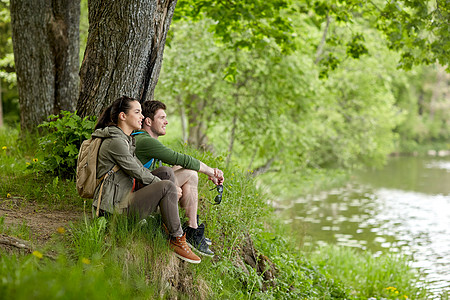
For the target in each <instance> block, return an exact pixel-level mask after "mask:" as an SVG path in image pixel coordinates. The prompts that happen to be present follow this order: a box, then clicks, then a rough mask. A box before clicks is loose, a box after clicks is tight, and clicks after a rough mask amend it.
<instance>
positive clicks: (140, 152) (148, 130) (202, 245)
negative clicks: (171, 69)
mask: <svg viewBox="0 0 450 300" xmlns="http://www.w3.org/2000/svg"><path fill="white" fill-rule="evenodd" d="M165 109H166V105H165V104H164V103H162V102H160V101H145V102H144V103H143V104H142V114H143V115H144V121H143V122H142V129H141V130H140V131H138V132H135V133H134V137H135V139H136V156H137V158H138V159H139V160H140V161H141V162H142V164H143V165H144V166H145V167H147V168H149V169H150V170H151V171H152V170H154V169H156V168H157V166H158V165H159V162H163V163H166V164H169V165H172V166H173V170H174V173H175V178H176V185H177V186H178V187H179V188H181V198H180V201H179V202H180V206H181V207H182V208H184V210H185V211H186V216H187V218H188V222H187V224H186V225H187V226H186V228H185V232H186V240H187V242H188V243H189V244H190V245H191V246H193V248H194V249H195V250H197V251H198V252H199V253H200V254H203V255H208V256H213V255H214V252H212V251H211V250H210V249H209V245H208V244H210V241H209V239H206V238H205V236H204V231H205V225H204V224H201V225H198V219H197V208H198V172H200V173H203V174H205V175H207V176H208V178H209V179H210V180H211V181H212V182H213V183H214V184H216V185H221V184H223V181H224V177H223V172H222V171H221V170H219V169H218V168H211V167H209V166H208V165H206V164H205V163H203V162H201V161H199V160H198V159H196V158H194V157H192V156H189V155H186V154H182V153H179V152H176V151H173V150H172V149H170V148H168V147H166V146H164V145H163V144H162V143H161V142H159V141H158V138H159V137H160V136H162V135H165V134H166V126H167V124H169V122H168V121H167V118H166V117H167V115H166V112H165Z"/></svg>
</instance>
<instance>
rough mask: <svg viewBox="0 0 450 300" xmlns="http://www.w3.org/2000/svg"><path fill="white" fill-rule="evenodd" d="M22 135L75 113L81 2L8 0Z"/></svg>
mask: <svg viewBox="0 0 450 300" xmlns="http://www.w3.org/2000/svg"><path fill="white" fill-rule="evenodd" d="M10 9H11V27H12V41H13V48H14V61H15V66H16V74H17V87H18V92H19V105H20V122H21V128H22V130H34V129H35V128H36V125H38V124H40V123H42V121H45V120H46V118H47V116H48V115H50V114H58V113H59V112H60V111H61V110H67V111H74V109H75V104H76V100H77V96H78V83H79V77H78V69H79V54H78V51H79V23H80V1H73V0H33V1H21V0H11V7H10Z"/></svg>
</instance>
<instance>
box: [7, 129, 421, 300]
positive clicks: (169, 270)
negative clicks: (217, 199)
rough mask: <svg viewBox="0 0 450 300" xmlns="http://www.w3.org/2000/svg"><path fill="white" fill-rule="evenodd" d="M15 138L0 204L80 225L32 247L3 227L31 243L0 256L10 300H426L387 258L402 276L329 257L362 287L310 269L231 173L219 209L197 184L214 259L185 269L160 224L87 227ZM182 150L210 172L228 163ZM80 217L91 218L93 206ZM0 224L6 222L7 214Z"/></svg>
mask: <svg viewBox="0 0 450 300" xmlns="http://www.w3.org/2000/svg"><path fill="white" fill-rule="evenodd" d="M17 136H18V134H17V132H14V131H11V130H10V131H1V132H0V146H1V147H2V154H1V157H0V166H1V168H0V175H1V177H0V178H1V179H0V197H1V199H0V201H1V202H2V203H6V202H7V201H11V199H20V206H28V205H29V203H30V202H33V203H35V204H36V205H38V207H39V210H44V211H54V212H55V214H57V213H58V212H59V211H61V210H62V208H65V209H67V208H69V207H76V208H77V209H78V210H79V216H80V219H79V221H74V222H72V223H67V224H66V225H64V226H60V227H58V228H57V229H56V231H55V232H54V234H53V235H52V237H51V238H50V239H48V240H47V241H45V243H39V242H38V241H37V240H36V239H35V238H34V236H35V235H34V234H33V233H32V231H33V230H36V229H33V228H32V227H31V226H29V224H27V223H26V222H23V223H22V224H20V225H12V224H6V223H5V222H3V221H2V222H0V223H1V224H2V226H0V229H1V233H3V234H7V235H9V236H16V237H19V238H21V239H23V240H26V241H27V242H28V243H29V250H27V251H19V252H17V251H16V250H14V249H13V250H11V249H9V250H6V249H5V248H2V249H0V251H1V252H0V253H1V258H0V260H1V261H0V276H1V278H2V280H0V290H1V291H2V295H5V297H6V298H14V299H28V298H29V297H30V296H31V295H33V297H34V298H35V299H39V298H42V299H44V298H45V299H56V298H64V299H80V298H90V299H97V298H98V299H103V298H104V297H105V295H108V298H109V299H119V298H120V299H148V298H195V299H217V298H219V299H242V298H247V299H270V298H273V299H368V298H370V297H374V298H377V299H381V298H382V297H383V298H385V299H398V298H395V297H396V296H398V294H395V291H401V292H400V293H401V296H402V297H403V296H406V297H408V298H409V299H426V291H425V290H424V289H420V288H417V287H415V286H414V284H415V282H416V276H415V274H414V272H413V271H412V270H410V269H409V268H408V265H407V262H406V261H401V260H398V259H393V258H392V259H391V258H389V257H386V258H384V257H383V258H380V259H383V260H384V261H385V262H386V263H387V264H389V265H393V264H395V265H398V266H402V268H399V269H395V270H394V269H389V270H385V269H377V268H374V266H376V265H378V264H379V262H380V260H378V259H373V260H372V261H367V267H368V269H356V268H353V267H354V265H353V262H355V261H357V260H359V261H361V260H362V261H366V259H365V258H364V255H360V254H359V253H350V254H349V253H344V252H341V250H339V249H335V250H331V251H332V255H331V256H332V257H339V256H342V255H344V254H345V256H346V257H347V258H348V259H347V260H346V261H345V263H344V265H340V266H339V268H346V269H352V268H353V269H355V270H360V271H359V272H360V273H358V274H355V273H353V274H351V275H350V276H355V275H358V278H359V279H361V280H359V281H357V282H350V281H346V280H345V277H341V275H340V273H338V272H337V271H335V270H336V269H333V268H331V266H332V262H331V261H330V256H327V255H320V254H319V255H320V256H321V257H322V260H321V261H318V260H315V261H314V262H312V260H309V259H308V258H306V257H305V256H304V255H303V254H302V251H301V247H300V242H299V238H298V237H296V236H295V235H293V233H292V232H291V231H290V229H289V228H288V227H287V226H285V225H284V224H283V222H282V220H279V218H278V215H277V214H275V212H274V209H273V207H272V206H271V205H270V204H268V201H267V199H268V195H267V194H265V193H264V191H263V189H261V188H258V187H257V185H256V183H255V180H254V179H253V178H251V177H249V176H247V175H246V173H245V172H244V171H242V170H241V169H240V168H238V167H237V166H230V167H229V168H223V169H224V172H225V178H226V184H225V191H224V195H223V201H222V203H221V204H220V205H217V206H213V205H211V204H210V203H209V201H211V199H213V198H214V196H215V194H214V191H210V188H211V184H210V183H209V182H208V181H207V179H206V178H204V176H200V184H199V187H200V191H199V194H200V198H201V202H200V210H199V214H200V218H201V220H202V221H203V222H204V223H205V224H206V225H207V229H206V232H207V235H208V237H209V238H211V239H212V240H213V245H212V249H213V250H214V251H215V253H216V255H215V257H214V258H212V259H209V258H203V261H202V263H201V264H199V265H191V264H187V263H184V262H182V261H180V260H178V259H177V258H176V257H175V256H174V255H173V253H172V252H171V251H170V250H169V248H168V246H167V241H166V239H165V237H164V234H163V233H162V231H161V230H160V220H159V218H158V217H155V218H149V219H148V220H147V221H148V222H147V225H146V226H141V225H139V224H138V223H137V222H134V221H133V220H127V219H124V218H122V217H120V216H117V217H114V218H112V219H109V220H106V219H102V218H100V219H96V220H92V219H90V218H89V215H90V213H85V212H83V200H82V199H81V198H79V197H78V195H77V194H76V190H75V186H74V182H73V181H71V180H63V179H60V178H58V177H52V176H48V175H45V174H40V173H35V172H33V169H32V168H31V169H30V168H29V166H30V165H32V164H33V163H38V162H39V159H40V158H39V157H36V156H35V147H27V146H26V145H33V143H27V144H20V143H17ZM34 145H35V144H34ZM174 146H176V145H174ZM178 146H179V147H180V148H183V151H184V152H187V153H188V154H191V155H194V156H196V157H198V158H200V159H201V160H202V161H204V162H206V163H207V164H214V165H217V164H219V165H221V164H222V163H223V162H224V159H223V158H222V157H218V158H217V157H213V156H211V155H210V154H208V153H200V152H197V151H196V150H193V149H189V148H187V147H184V146H183V145H178ZM223 164H224V163H223ZM208 200H209V201H208ZM86 207H87V209H86V210H87V211H88V212H89V211H90V209H89V207H90V203H86ZM11 209H14V207H11ZM73 211H75V212H76V211H77V210H76V209H75V210H73ZM18 217H19V218H20V216H18ZM0 219H1V220H6V216H5V213H4V212H3V211H2V215H1V216H0ZM24 220H25V218H24ZM23 232H30V234H23ZM21 233H22V234H21ZM324 251H325V250H324ZM328 251H330V250H327V253H329V252H328ZM341 253H343V254H341ZM324 254H325V252H324ZM357 258H359V259H357ZM364 278H365V279H366V280H363V279H364ZM373 278H378V280H377V281H376V282H372V280H371V279H373ZM371 282H372V283H371ZM392 287H394V288H395V290H393V289H392Z"/></svg>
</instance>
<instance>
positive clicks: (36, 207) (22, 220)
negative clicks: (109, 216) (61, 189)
mask: <svg viewBox="0 0 450 300" xmlns="http://www.w3.org/2000/svg"><path fill="white" fill-rule="evenodd" d="M82 217H83V210H82V207H81V205H80V208H76V207H75V208H73V207H71V208H70V209H67V210H50V209H48V207H47V206H45V205H43V204H38V203H34V202H30V201H24V200H23V199H20V198H6V199H5V198H0V218H3V222H2V223H3V226H2V227H3V231H4V232H5V231H6V232H7V233H8V232H12V233H14V232H17V231H18V230H19V228H20V227H22V226H24V227H25V226H26V227H28V228H29V232H30V235H31V236H30V240H31V243H32V244H34V245H43V244H44V243H45V242H46V241H48V240H49V239H50V238H51V236H52V235H53V234H56V233H57V229H58V228H60V227H63V228H65V227H67V226H68V225H69V223H70V222H76V221H79V220H81V219H82ZM0 225H1V223H0Z"/></svg>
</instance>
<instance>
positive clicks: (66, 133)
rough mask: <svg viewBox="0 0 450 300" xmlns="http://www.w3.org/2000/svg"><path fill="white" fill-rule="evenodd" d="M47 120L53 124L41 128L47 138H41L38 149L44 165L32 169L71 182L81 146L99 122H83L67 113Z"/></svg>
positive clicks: (35, 165)
mask: <svg viewBox="0 0 450 300" xmlns="http://www.w3.org/2000/svg"><path fill="white" fill-rule="evenodd" d="M48 118H49V120H50V121H48V122H44V123H43V124H41V125H39V127H40V128H43V129H44V135H43V136H42V137H41V138H39V149H38V153H39V154H40V156H41V157H42V161H41V162H40V163H38V164H34V165H33V166H32V167H33V169H35V170H36V171H43V172H48V173H53V174H55V175H59V176H61V177H63V178H72V177H73V176H74V175H75V171H76V166H77V158H78V151H79V149H80V146H81V143H82V142H83V141H84V140H85V139H88V138H90V136H91V134H92V132H93V130H94V127H95V122H96V118H95V117H85V118H81V117H79V116H78V115H76V113H72V112H68V111H63V112H61V115H60V116H56V115H51V116H49V117H48Z"/></svg>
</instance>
